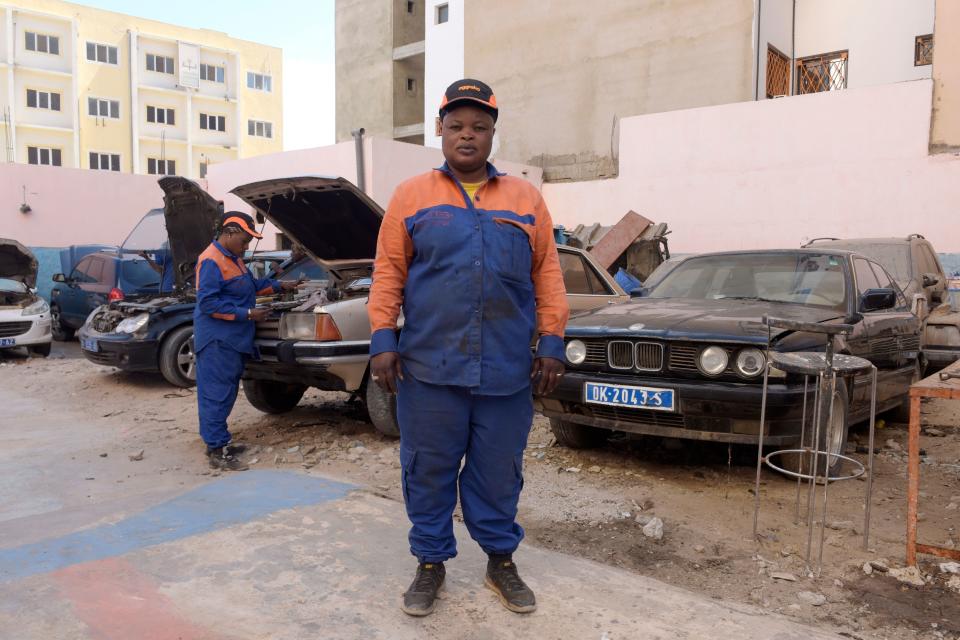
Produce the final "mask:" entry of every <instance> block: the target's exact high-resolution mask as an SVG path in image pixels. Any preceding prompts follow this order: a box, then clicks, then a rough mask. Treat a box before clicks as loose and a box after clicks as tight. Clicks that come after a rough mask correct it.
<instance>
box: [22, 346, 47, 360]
mask: <svg viewBox="0 0 960 640" xmlns="http://www.w3.org/2000/svg"><path fill="white" fill-rule="evenodd" d="M27 351H29V352H30V355H32V356H40V357H41V358H46V357H47V356H49V355H50V343H49V342H48V343H47V344H34V345H31V346H29V347H27Z"/></svg>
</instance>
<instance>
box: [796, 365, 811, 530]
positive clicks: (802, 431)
mask: <svg viewBox="0 0 960 640" xmlns="http://www.w3.org/2000/svg"><path fill="white" fill-rule="evenodd" d="M809 387H810V376H803V417H801V418H800V448H801V449H803V448H804V447H805V446H806V445H805V444H804V441H805V440H806V439H807V433H806V429H807V392H808V390H809ZM803 456H804V454H802V453H801V454H800V470H801V471H802V470H803ZM801 482H802V481H801V479H800V475H799V474H798V475H797V499H796V502H795V503H794V505H793V524H800V484H801Z"/></svg>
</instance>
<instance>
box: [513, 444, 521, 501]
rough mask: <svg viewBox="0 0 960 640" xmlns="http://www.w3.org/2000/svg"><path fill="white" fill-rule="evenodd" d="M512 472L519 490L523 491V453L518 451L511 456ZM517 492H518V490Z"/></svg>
mask: <svg viewBox="0 0 960 640" xmlns="http://www.w3.org/2000/svg"><path fill="white" fill-rule="evenodd" d="M513 473H514V475H515V476H516V481H517V484H519V486H520V491H523V454H522V453H518V454H517V455H515V456H514V457H513ZM518 493H519V492H518Z"/></svg>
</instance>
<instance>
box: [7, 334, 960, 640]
mask: <svg viewBox="0 0 960 640" xmlns="http://www.w3.org/2000/svg"><path fill="white" fill-rule="evenodd" d="M78 354H79V351H78V349H77V346H76V343H68V344H65V345H64V344H59V343H58V344H56V345H55V348H54V354H53V356H52V357H51V358H49V359H39V358H26V357H22V356H18V355H14V354H10V353H7V354H2V355H0V384H2V385H4V387H5V388H6V389H11V390H15V391H16V392H17V393H20V394H22V396H23V397H28V398H32V399H35V401H36V403H37V410H38V412H43V411H47V410H49V408H50V407H54V406H59V407H62V406H64V405H68V406H70V407H72V408H73V410H75V411H77V412H79V413H82V414H83V415H86V416H88V417H91V418H96V419H97V420H98V421H99V422H100V423H101V424H102V425H103V429H104V430H113V431H115V432H119V433H120V434H122V435H123V438H124V439H123V442H125V443H127V444H126V445H125V446H124V448H123V449H114V448H104V450H102V451H100V450H96V449H92V450H87V449H78V452H77V455H78V456H86V457H88V458H89V460H88V461H84V462H88V464H87V465H86V466H85V468H86V469H89V475H86V476H85V477H84V478H77V483H78V484H77V487H78V488H77V491H80V492H86V494H87V497H88V498H89V500H90V501H91V504H94V503H96V502H97V501H102V500H103V499H105V498H108V497H109V495H110V492H111V490H112V489H111V487H112V486H113V487H115V486H116V485H117V484H121V483H124V482H129V481H130V479H131V478H134V477H139V478H140V479H142V477H143V476H144V475H146V476H151V475H153V476H156V477H157V480H158V484H162V485H163V486H165V487H167V486H171V485H174V486H175V485H176V484H181V485H184V486H188V485H190V484H195V483H196V480H197V476H198V475H200V476H207V475H211V474H214V475H215V474H216V473H218V472H215V471H211V470H210V469H209V468H208V466H207V463H206V459H205V457H204V455H203V447H202V445H201V443H200V441H199V438H198V436H197V434H196V398H195V394H194V393H193V391H192V390H187V389H176V388H173V387H170V386H168V385H167V384H166V383H164V382H163V380H162V379H161V378H160V377H159V375H150V374H128V373H123V372H119V371H117V370H114V369H110V368H106V367H100V366H97V365H94V364H92V363H89V362H87V361H85V360H83V359H82V358H80V357H79V355H78ZM348 400H349V399H348V397H347V395H346V394H335V393H321V392H318V391H315V390H311V391H309V392H308V393H307V395H306V396H305V397H304V399H303V400H302V401H301V403H300V406H299V407H297V408H296V409H295V410H294V411H291V412H290V413H287V414H284V415H279V416H272V415H264V414H262V413H260V412H259V411H257V410H256V409H254V408H253V407H251V406H250V405H249V404H248V403H247V402H246V400H245V398H244V397H243V394H242V393H241V394H240V398H239V400H238V402H237V406H236V409H235V410H234V414H233V417H232V421H231V429H232V430H233V433H234V437H235V439H237V440H242V441H244V442H247V443H248V444H250V445H252V447H251V450H250V451H249V452H248V453H247V454H246V456H245V457H246V460H247V462H248V463H249V464H250V465H251V467H253V468H286V469H304V470H306V471H307V472H308V473H310V472H313V471H316V472H322V473H323V474H325V475H331V476H337V477H341V478H344V479H347V480H349V481H351V482H356V483H362V484H365V485H368V486H370V487H372V488H373V489H374V490H375V491H377V492H379V493H381V494H382V495H383V496H385V497H388V498H390V499H393V500H397V501H401V500H402V497H401V494H400V489H399V475H400V470H399V460H398V445H399V443H398V441H397V440H394V439H391V438H387V437H384V436H381V435H380V434H379V433H377V432H376V431H375V430H374V429H373V427H372V426H371V425H370V424H369V423H368V422H366V420H365V414H364V411H363V407H362V405H360V404H359V403H350V402H349V401H348ZM927 409H928V411H927V414H926V416H927V417H926V421H927V423H928V425H927V426H926V427H925V433H924V435H922V436H921V447H922V448H923V454H924V457H923V465H922V475H923V478H922V484H921V490H922V493H921V499H920V512H921V519H920V539H921V541H923V542H928V543H931V544H937V545H942V546H947V547H953V548H960V532H958V531H957V527H958V526H960V429H958V428H957V427H958V420H957V416H958V415H960V411H955V410H952V409H951V408H950V407H943V406H928V407H927ZM69 428H70V425H64V429H69ZM850 441H851V442H850V444H849V448H848V452H849V453H850V455H853V456H854V457H856V458H858V459H863V458H864V457H865V456H864V455H863V453H862V452H863V451H865V446H864V445H865V443H866V429H865V428H864V427H859V428H855V430H854V431H853V432H852V433H851V437H850ZM858 446H859V451H860V453H857V449H858ZM877 447H878V454H877V456H876V463H875V464H876V475H875V482H874V499H873V517H872V528H871V536H870V544H869V548H868V549H867V550H864V549H863V548H862V533H863V502H862V501H863V493H864V489H865V483H864V482H862V481H859V480H853V481H848V482H843V483H836V484H834V485H832V486H831V487H830V490H829V510H828V515H827V518H826V521H827V523H828V528H827V529H826V535H825V543H824V545H823V571H822V574H821V575H819V576H813V575H810V574H808V572H807V571H806V569H805V563H804V554H805V550H806V542H807V529H806V527H805V526H803V525H802V524H800V525H798V524H794V516H795V513H794V505H795V495H796V484H795V483H794V482H792V481H788V480H786V479H784V478H783V477H780V476H777V475H775V474H773V473H764V475H763V483H762V485H761V512H760V531H761V536H760V538H761V541H760V542H755V541H754V540H753V537H752V524H753V500H754V494H753V478H754V468H753V464H754V463H755V455H756V452H755V450H744V449H737V448H734V449H728V448H727V447H726V446H725V445H706V444H700V443H694V442H689V441H685V442H680V441H664V440H659V439H652V438H647V439H638V440H625V439H621V440H617V439H612V440H611V441H610V442H609V443H608V444H607V446H605V447H604V448H602V449H597V450H591V451H574V450H570V449H565V448H562V447H558V446H556V445H555V444H553V438H552V434H551V432H550V428H549V424H548V422H547V420H546V419H544V418H542V417H537V419H536V420H535V423H534V428H533V430H532V432H531V435H530V440H529V444H528V448H527V452H526V457H525V461H526V462H525V470H524V474H525V490H524V493H523V496H522V499H521V504H520V522H521V524H522V525H523V526H524V527H525V528H526V531H527V542H528V543H530V544H533V545H536V546H540V547H545V548H549V549H554V550H558V551H562V552H564V553H568V554H572V555H576V556H583V557H587V558H591V559H594V560H597V561H601V562H604V563H608V564H611V565H615V566H618V567H622V568H625V569H628V570H631V571H635V572H637V573H640V574H644V575H647V576H651V577H654V578H657V579H659V580H663V581H666V582H668V583H671V584H674V585H677V586H680V587H683V588H687V589H690V590H693V591H696V592H700V593H703V594H706V595H708V596H710V597H713V598H717V599H721V600H726V601H731V602H744V603H751V604H754V605H759V606H761V607H764V608H766V609H768V610H770V611H772V612H778V613H781V614H784V615H786V616H788V617H790V618H793V619H795V620H798V621H802V622H805V623H808V624H813V625H817V626H820V627H822V628H824V629H828V630H831V631H834V632H839V633H840V634H841V635H844V636H846V637H850V638H862V639H875V638H876V639H879V638H887V639H897V640H899V639H905V638H918V637H919V638H938V639H942V638H947V639H953V640H957V639H960V575H954V574H952V573H950V572H949V571H945V570H942V569H941V567H940V566H939V565H940V563H941V562H944V561H942V560H939V559H936V558H933V557H929V556H921V564H920V573H919V576H918V580H916V584H911V583H909V582H904V581H903V580H902V579H898V578H897V577H895V576H896V575H897V574H898V572H899V570H900V569H901V568H902V567H903V560H904V535H905V524H904V518H905V513H906V427H905V425H902V424H895V423H892V422H889V421H887V422H885V423H884V424H883V428H881V429H878V431H877ZM141 451H142V452H143V455H142V456H139V455H138V454H139V453H140V452H141ZM137 458H140V459H137ZM114 490H115V489H114ZM819 491H822V488H821V489H819ZM805 506H806V493H804V494H803V500H802V508H805ZM818 513H819V510H818ZM457 517H459V514H458V515H457ZM651 518H659V519H660V520H662V522H663V535H662V538H660V539H657V538H655V537H649V536H647V535H645V533H644V525H645V524H647V523H648V521H649V520H650V519H651ZM655 528H656V526H653V527H651V526H648V527H647V530H648V532H651V533H652V532H653V531H652V529H655ZM461 544H462V545H467V544H472V543H471V541H469V540H462V541H461ZM816 548H817V545H816V539H815V541H814V551H816ZM518 559H519V558H518ZM412 562H413V561H412V559H411V570H412ZM870 563H872V565H871V564H870ZM865 565H866V567H865ZM584 588H585V589H589V588H590V586H589V585H584Z"/></svg>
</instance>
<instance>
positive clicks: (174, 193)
mask: <svg viewBox="0 0 960 640" xmlns="http://www.w3.org/2000/svg"><path fill="white" fill-rule="evenodd" d="M159 183H160V188H161V189H163V217H164V219H165V220H166V225H167V237H168V238H169V241H170V253H171V255H172V257H173V264H174V265H176V274H175V276H176V283H177V289H178V290H182V289H184V287H185V285H186V281H187V278H189V277H190V275H191V274H192V273H193V270H194V268H195V267H196V265H197V258H199V257H200V254H201V253H203V250H204V249H206V248H207V246H208V245H209V244H210V243H211V242H213V240H214V239H215V238H216V232H217V224H218V223H219V222H220V216H221V215H222V214H223V203H222V202H220V201H219V200H216V199H214V198H213V196H211V195H210V194H209V193H207V192H206V191H204V190H203V188H201V187H200V185H199V184H197V183H196V182H194V181H193V180H188V179H187V178H182V177H180V176H166V177H163V178H160V180H159Z"/></svg>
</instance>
